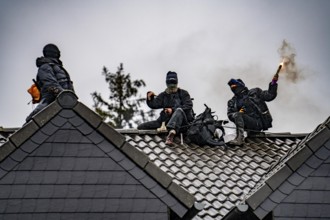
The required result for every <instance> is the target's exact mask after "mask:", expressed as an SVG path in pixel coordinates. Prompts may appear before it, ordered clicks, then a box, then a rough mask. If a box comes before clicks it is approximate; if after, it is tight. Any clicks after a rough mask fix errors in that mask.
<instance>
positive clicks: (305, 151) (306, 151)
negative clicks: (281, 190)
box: [285, 146, 313, 171]
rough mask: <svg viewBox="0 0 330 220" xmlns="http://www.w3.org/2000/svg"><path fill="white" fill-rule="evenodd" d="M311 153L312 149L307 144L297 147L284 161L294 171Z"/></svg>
mask: <svg viewBox="0 0 330 220" xmlns="http://www.w3.org/2000/svg"><path fill="white" fill-rule="evenodd" d="M312 154H313V152H312V150H311V149H310V148H308V147H307V146H305V147H302V148H301V149H299V150H298V151H297V152H296V153H295V154H294V155H292V156H291V157H290V158H289V159H288V160H287V161H286V162H285V163H286V164H287V165H288V166H289V167H290V168H291V169H292V170H293V171H296V170H297V169H298V168H299V167H300V166H301V165H302V164H303V163H304V162H305V161H306V160H307V158H309V157H310V156H311V155H312Z"/></svg>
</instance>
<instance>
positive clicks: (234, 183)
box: [120, 130, 306, 219]
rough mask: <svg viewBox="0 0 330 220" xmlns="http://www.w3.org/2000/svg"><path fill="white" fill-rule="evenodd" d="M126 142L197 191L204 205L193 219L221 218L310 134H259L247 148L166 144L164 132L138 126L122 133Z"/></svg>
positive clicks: (182, 183)
mask: <svg viewBox="0 0 330 220" xmlns="http://www.w3.org/2000/svg"><path fill="white" fill-rule="evenodd" d="M120 132H121V133H123V134H124V135H125V137H126V141H127V142H128V143H130V144H131V145H132V146H135V147H136V148H137V149H140V150H141V151H143V152H144V153H146V154H147V155H148V157H149V159H150V160H151V161H153V162H154V163H155V164H156V165H157V166H158V167H160V169H162V170H163V171H164V172H166V173H168V174H169V175H170V176H171V177H172V178H173V179H174V182H176V183H177V184H179V185H181V186H183V187H184V188H186V189H187V190H188V191H189V192H190V193H192V194H193V195H194V196H195V198H196V199H197V201H198V202H201V203H203V204H205V207H204V209H203V210H202V211H201V212H199V213H198V215H197V216H196V217H195V218H194V219H222V218H223V217H224V216H225V215H226V214H227V213H228V212H229V211H230V210H231V209H233V208H234V207H235V206H236V205H237V204H240V203H241V202H242V201H245V200H246V195H247V194H248V193H249V192H250V191H251V189H253V188H254V187H255V186H256V185H257V184H258V183H259V182H260V181H261V180H262V179H263V177H264V175H266V174H267V173H268V171H269V170H270V169H271V167H272V166H273V165H274V164H277V163H278V161H280V160H281V158H282V157H285V155H287V154H288V153H289V152H290V151H292V149H294V148H296V147H297V146H298V144H299V143H300V142H301V141H302V140H303V139H304V137H305V136H306V135H305V134H295V135H292V134H289V133H283V134H260V135H259V136H253V137H249V138H247V139H246V143H245V144H244V146H242V147H233V148H225V147H223V146H216V147H210V146H197V145H194V144H189V145H188V144H186V143H181V140H180V139H179V138H177V139H176V140H175V142H176V144H175V145H174V146H167V145H165V135H164V134H157V133H155V132H154V133H152V132H149V133H148V134H145V133H144V131H138V130H135V131H134V130H128V131H125V130H122V131H120Z"/></svg>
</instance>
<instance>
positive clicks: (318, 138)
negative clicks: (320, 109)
mask: <svg viewBox="0 0 330 220" xmlns="http://www.w3.org/2000/svg"><path fill="white" fill-rule="evenodd" d="M329 139H330V128H328V127H323V128H321V130H319V131H318V132H317V133H316V134H315V135H314V136H313V137H311V138H310V139H309V140H307V141H306V145H307V146H308V147H309V148H310V149H311V150H312V151H314V152H315V151H317V150H318V149H319V148H320V147H321V146H322V145H323V144H324V143H326V141H327V140H329Z"/></svg>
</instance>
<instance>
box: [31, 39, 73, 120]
mask: <svg viewBox="0 0 330 220" xmlns="http://www.w3.org/2000/svg"><path fill="white" fill-rule="evenodd" d="M42 52H43V55H44V56H43V57H39V58H37V60H36V65H37V67H38V73H37V85H38V87H39V90H40V95H41V100H40V103H39V104H38V106H37V107H36V108H35V109H34V110H33V111H32V112H31V114H30V115H29V116H28V117H27V118H26V122H28V121H29V120H31V119H32V117H33V116H34V115H35V114H37V113H38V112H39V111H41V110H42V109H43V108H45V107H46V106H47V105H49V104H50V103H51V102H53V101H54V100H55V99H56V97H57V95H58V94H59V93H60V92H62V91H63V90H71V91H72V92H74V88H73V83H72V81H71V79H70V75H69V73H68V72H67V71H66V70H65V69H64V67H63V65H62V61H61V60H60V56H61V52H60V50H59V49H58V47H57V46H56V45H54V44H47V45H46V46H44V48H43V51H42Z"/></svg>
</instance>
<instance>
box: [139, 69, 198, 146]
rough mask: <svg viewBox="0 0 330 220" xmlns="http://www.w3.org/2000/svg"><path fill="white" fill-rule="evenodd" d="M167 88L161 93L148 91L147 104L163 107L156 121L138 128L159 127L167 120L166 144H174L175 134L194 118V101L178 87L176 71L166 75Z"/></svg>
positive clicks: (157, 107)
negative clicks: (156, 93)
mask: <svg viewBox="0 0 330 220" xmlns="http://www.w3.org/2000/svg"><path fill="white" fill-rule="evenodd" d="M166 85H167V88H166V89H165V91H164V92H161V93H160V94H159V95H157V96H156V95H155V93H154V92H151V91H149V92H147V105H148V106H149V107H150V108H151V109H163V110H162V111H161V112H160V116H159V117H158V119H157V120H155V121H150V122H145V123H142V124H140V125H139V126H138V129H140V130H141V129H157V128H159V127H161V125H162V123H163V122H165V124H166V128H167V130H169V134H168V136H167V138H166V144H168V145H171V144H173V138H174V136H175V135H176V134H177V133H178V132H179V131H180V129H181V127H182V126H185V125H187V124H188V123H189V122H191V121H193V120H194V114H193V103H192V99H191V98H190V95H189V93H188V92H187V91H186V90H184V89H181V88H179V87H178V77H177V73H176V72H172V71H169V72H168V73H167V75H166Z"/></svg>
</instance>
